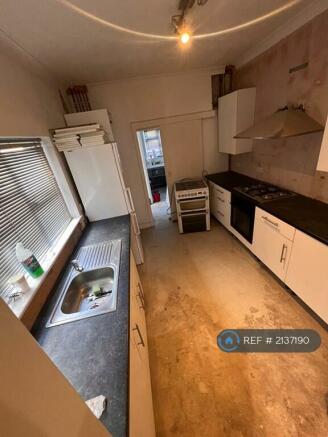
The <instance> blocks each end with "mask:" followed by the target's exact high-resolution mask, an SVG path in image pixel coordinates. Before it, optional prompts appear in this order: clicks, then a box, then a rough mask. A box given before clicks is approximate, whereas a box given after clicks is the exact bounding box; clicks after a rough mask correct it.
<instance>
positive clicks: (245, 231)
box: [230, 192, 255, 243]
mask: <svg viewBox="0 0 328 437" xmlns="http://www.w3.org/2000/svg"><path fill="white" fill-rule="evenodd" d="M254 216H255V204H254V203H253V202H252V201H251V200H250V199H248V198H247V197H246V196H243V195H242V194H239V193H235V192H232V193H231V219H230V220H231V222H230V223H231V226H232V227H233V228H234V229H236V231H237V232H238V233H239V234H240V235H242V236H243V237H244V238H246V240H247V241H249V242H250V243H252V242H253V230H254Z"/></svg>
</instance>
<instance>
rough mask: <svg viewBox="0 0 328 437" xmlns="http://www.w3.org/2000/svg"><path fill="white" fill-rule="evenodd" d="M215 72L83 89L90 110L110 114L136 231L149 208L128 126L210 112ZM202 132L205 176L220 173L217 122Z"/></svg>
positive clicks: (223, 159)
mask: <svg viewBox="0 0 328 437" xmlns="http://www.w3.org/2000/svg"><path fill="white" fill-rule="evenodd" d="M216 72H217V71H213V70H200V71H193V72H189V73H183V74H172V75H163V76H152V77H143V78H134V79H126V80H121V81H112V82H106V83H98V84H89V85H88V89H89V96H90V100H91V105H92V107H93V109H100V108H107V109H108V110H109V112H111V114H112V120H113V130H114V135H115V138H116V141H117V142H118V147H119V151H120V155H121V157H122V162H123V166H124V169H125V173H126V179H127V184H128V185H129V186H130V187H131V190H132V195H133V199H134V202H135V207H136V210H137V215H138V219H139V222H140V224H141V226H143V225H147V224H148V223H149V216H148V211H149V208H148V207H147V204H146V202H147V198H146V194H145V188H144V184H143V180H142V178H143V175H142V168H141V165H140V162H139V161H138V157H137V153H138V150H137V148H136V147H135V138H134V134H133V130H132V126H131V125H132V122H140V121H149V120H154V119H161V118H165V117H172V116H176V115H184V114H191V113H197V112H203V111H210V110H211V109H212V102H211V100H212V94H211V74H214V73H216ZM202 129H203V137H204V138H205V140H204V144H205V145H206V146H205V148H206V152H205V160H204V161H205V170H207V171H208V172H209V173H213V172H216V171H224V170H225V169H226V168H227V157H226V156H225V155H222V154H219V153H218V152H217V150H218V148H217V145H216V137H217V131H216V121H215V120H214V119H212V120H206V121H204V123H203V125H202ZM181 140H182V141H183V138H182V139H181ZM200 146H201V145H200ZM190 153H193V150H190Z"/></svg>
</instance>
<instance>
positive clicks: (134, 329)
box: [132, 323, 145, 347]
mask: <svg viewBox="0 0 328 437" xmlns="http://www.w3.org/2000/svg"><path fill="white" fill-rule="evenodd" d="M132 331H137V332H138V335H139V339H140V341H139V342H138V343H137V345H141V346H142V347H145V342H144V341H143V338H142V335H141V332H140V328H139V325H138V323H136V327H135V328H132Z"/></svg>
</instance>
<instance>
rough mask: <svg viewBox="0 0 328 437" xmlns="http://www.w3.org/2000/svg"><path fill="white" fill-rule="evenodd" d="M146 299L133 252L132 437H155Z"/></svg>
mask: <svg viewBox="0 0 328 437" xmlns="http://www.w3.org/2000/svg"><path fill="white" fill-rule="evenodd" d="M144 309H145V301H144V296H143V290H142V286H141V283H140V279H139V275H138V271H137V268H136V265H135V261H134V258H133V255H132V254H131V267H130V416H129V430H130V432H129V435H130V437H155V435H156V433H155V422H154V411H153V400H152V393H151V380H150V371H149V358H148V342H147V331H146V320H145V311H144Z"/></svg>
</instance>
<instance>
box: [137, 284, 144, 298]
mask: <svg viewBox="0 0 328 437" xmlns="http://www.w3.org/2000/svg"><path fill="white" fill-rule="evenodd" d="M137 286H138V288H139V293H141V296H142V299H143V300H144V301H145V295H144V292H143V289H142V287H141V284H140V282H138V284H137Z"/></svg>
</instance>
